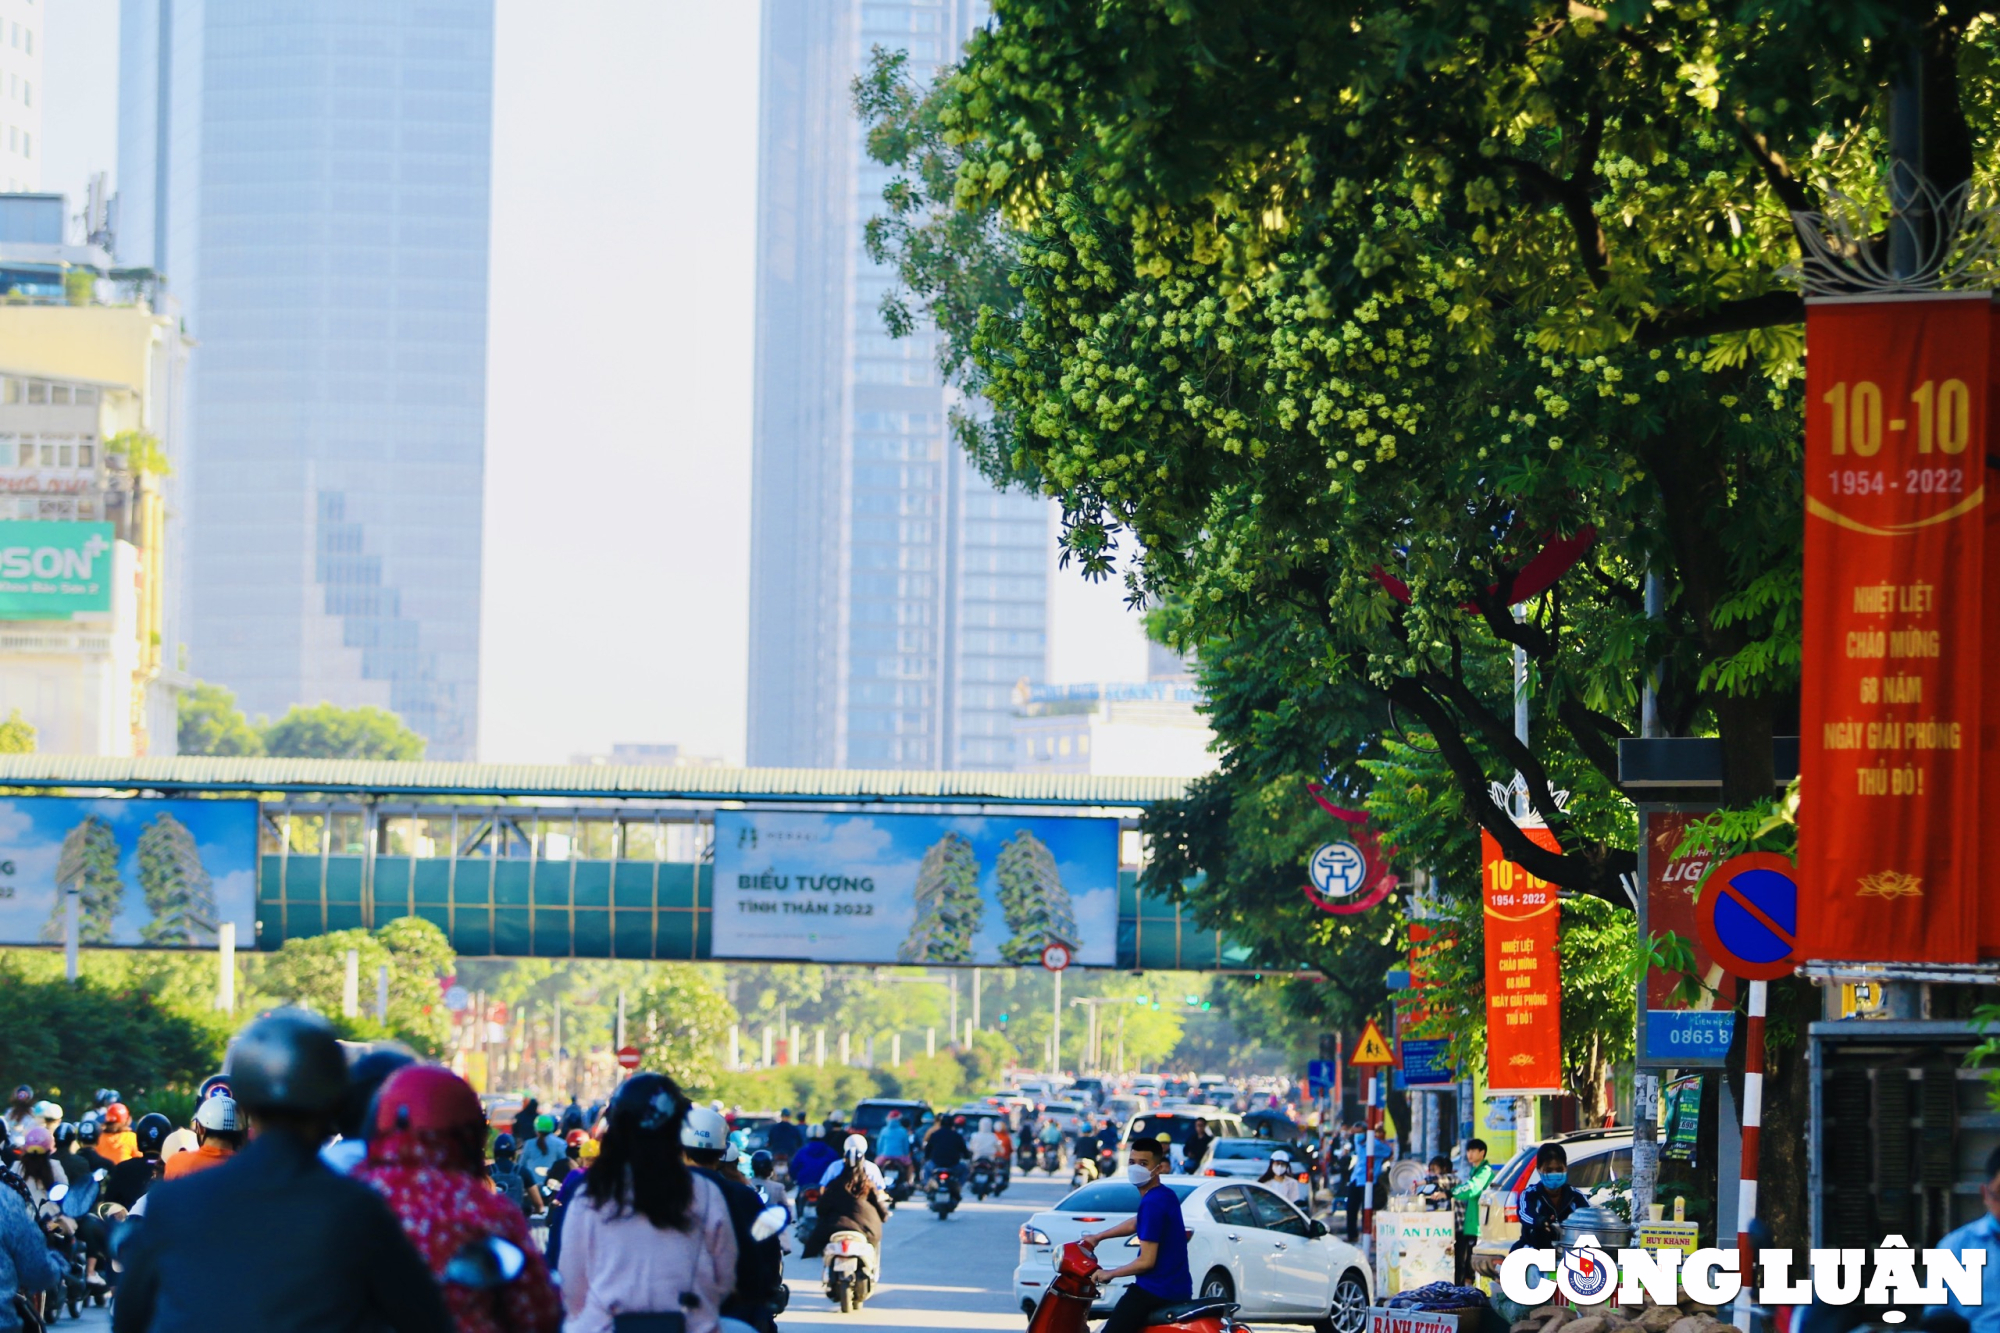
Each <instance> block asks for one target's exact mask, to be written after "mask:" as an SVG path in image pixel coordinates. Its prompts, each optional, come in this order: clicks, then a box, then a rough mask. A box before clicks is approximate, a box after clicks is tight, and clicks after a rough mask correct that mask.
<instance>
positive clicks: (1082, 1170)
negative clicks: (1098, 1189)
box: [1069, 1153, 1097, 1189]
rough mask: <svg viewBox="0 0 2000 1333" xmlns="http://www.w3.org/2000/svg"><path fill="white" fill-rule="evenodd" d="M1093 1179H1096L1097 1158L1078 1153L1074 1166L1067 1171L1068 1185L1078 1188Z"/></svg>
mask: <svg viewBox="0 0 2000 1333" xmlns="http://www.w3.org/2000/svg"><path fill="white" fill-rule="evenodd" d="M1095 1179H1097V1159H1096V1158H1095V1157H1086V1156H1084V1155H1083V1154H1082V1153H1078V1154H1077V1155H1076V1166H1075V1168H1074V1169H1072V1170H1071V1171H1070V1173H1069V1187H1070V1188H1071V1189H1080V1188H1082V1187H1083V1186H1085V1185H1088V1184H1089V1183H1090V1182H1091V1181H1093V1180H1095Z"/></svg>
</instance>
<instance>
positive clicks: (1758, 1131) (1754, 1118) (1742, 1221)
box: [1731, 981, 1769, 1333]
mask: <svg viewBox="0 0 2000 1333" xmlns="http://www.w3.org/2000/svg"><path fill="white" fill-rule="evenodd" d="M1768 985H1769V983H1768V982H1763V981H1753V982H1751V983H1750V999H1749V1013H1748V1015H1747V1018H1748V1022H1747V1023H1746V1025H1745V1026H1744V1029H1743V1152H1742V1163H1743V1170H1742V1183H1741V1184H1740V1185H1738V1186H1737V1193H1736V1263H1737V1268H1738V1270H1739V1271H1740V1272H1741V1273H1742V1276H1743V1287H1742V1290H1740V1291H1738V1292H1737V1293H1736V1308H1735V1310H1734V1311H1732V1312H1731V1318H1732V1319H1733V1321H1734V1322H1735V1324H1736V1327H1738V1328H1739V1329H1742V1330H1743V1333H1750V1306H1751V1303H1752V1301H1751V1295H1752V1288H1753V1285H1754V1282H1755V1279H1756V1274H1755V1273H1754V1272H1752V1270H1751V1265H1750V1224H1751V1223H1752V1222H1753V1221H1755V1220H1756V1218H1757V1146H1758V1139H1759V1138H1761V1137H1762V1134H1763V1128H1764V992H1765V988H1766V987H1767V986H1768Z"/></svg>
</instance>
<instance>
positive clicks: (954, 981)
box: [945, 972, 958, 1035]
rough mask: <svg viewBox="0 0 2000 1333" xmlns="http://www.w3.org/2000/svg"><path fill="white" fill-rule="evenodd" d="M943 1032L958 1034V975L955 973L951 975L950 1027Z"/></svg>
mask: <svg viewBox="0 0 2000 1333" xmlns="http://www.w3.org/2000/svg"><path fill="white" fill-rule="evenodd" d="M945 1031H946V1032H949V1033H952V1034H953V1035H956V1034H957V1032H958V973H956V972H954V973H952V974H951V1026H950V1027H948V1028H946V1029H945Z"/></svg>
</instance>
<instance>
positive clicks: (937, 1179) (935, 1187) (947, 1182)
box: [928, 1166, 958, 1221]
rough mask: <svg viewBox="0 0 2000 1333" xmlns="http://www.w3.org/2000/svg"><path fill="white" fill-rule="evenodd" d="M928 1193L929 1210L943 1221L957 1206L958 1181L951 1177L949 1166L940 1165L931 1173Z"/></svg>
mask: <svg viewBox="0 0 2000 1333" xmlns="http://www.w3.org/2000/svg"><path fill="white" fill-rule="evenodd" d="M928 1194H929V1196H930V1202H931V1211H932V1212H934V1213H936V1214H937V1215H938V1220H939V1221H943V1220H944V1219H945V1218H947V1217H950V1216H951V1214H952V1210H953V1209H954V1208H957V1207H958V1181H957V1179H955V1178H954V1177H953V1175H952V1173H951V1168H950V1167H944V1166H941V1167H939V1168H938V1169H937V1170H936V1171H934V1172H932V1173H931V1187H930V1189H929V1191H928Z"/></svg>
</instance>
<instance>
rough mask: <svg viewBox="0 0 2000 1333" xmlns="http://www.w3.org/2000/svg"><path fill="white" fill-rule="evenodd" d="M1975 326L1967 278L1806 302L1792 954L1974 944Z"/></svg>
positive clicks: (1979, 640) (1867, 955) (1948, 954)
mask: <svg viewBox="0 0 2000 1333" xmlns="http://www.w3.org/2000/svg"><path fill="white" fill-rule="evenodd" d="M1992 324H1993V303H1992V298H1991V296H1990V295H1989V294H1987V293H1984V292H1980V293H1966V294H1941V295H1937V296H1927V297H1920V298H1901V299H1875V300H1867V299H1861V300H1853V299H1839V300H1825V301H1811V302H1808V303H1807V306H1806V346H1807V356H1806V461H1805V491H1806V540H1805V589H1804V594H1805V605H1804V625H1803V630H1804V635H1803V642H1804V660H1803V662H1802V664H1801V675H1802V680H1801V693H1800V719H1801V725H1800V731H1801V733H1802V734H1801V736H1800V741H1799V769H1800V777H1801V782H1800V809H1799V888H1800V895H1799V918H1800V919H1799V921H1798V923H1797V924H1798V931H1799V938H1798V949H1797V953H1798V956H1800V957H1802V958H1814V959H1833V960H1840V959H1851V960H1869V961H1878V962H1934V963H1969V962H1975V961H1977V959H1978V951H1979V950H1978V946H1979V930H1980V923H1979V911H1978V892H1977V883H1976V880H1975V878H1974V877H1975V876H1976V875H1977V873H1978V868H1979V864H1980V858H1979V851H1980V845H1981V842H1982V840H1983V839H1984V837H1985V836H1986V835H1985V834H1984V832H1983V830H1982V828H1981V819H1980V811H1979V794H1980V770H1981V767H1982V764H1983V763H1984V762H1985V761H1984V760H1983V758H1982V750H1983V748H1984V747H1983V746H1982V745H1981V734H1982V733H1981V721H1982V718H1981V711H1980V686H1981V681H1980V660H1981V653H1982V649H1983V648H1984V640H1985V638H1986V637H1987V633H1988V631H1987V629H1986V624H1985V622H1986V619H1987V617H1986V616H1985V615H1984V613H1983V611H1984V608H1983V601H1984V588H1985V582H1986V580H1985V565H1986V540H1985V538H1986V525H1987V521H1988V515H1987V512H1986V510H1987V508H1988V507H1987V506H1986V504H1985V499H1986V489H1985V483H1986V459H1985V451H1986V440H1987V431H1988V415H1987V400H1988V393H1989V390H1988V385H1989V377H1990V374H1991V371H1992V358H1993V355H1994V350H1993V346H1992V343H1993V336H1992ZM1780 924H1781V925H1784V924H1789V923H1780Z"/></svg>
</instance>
